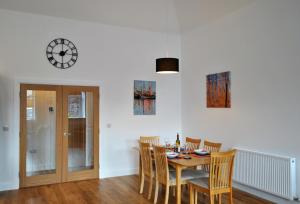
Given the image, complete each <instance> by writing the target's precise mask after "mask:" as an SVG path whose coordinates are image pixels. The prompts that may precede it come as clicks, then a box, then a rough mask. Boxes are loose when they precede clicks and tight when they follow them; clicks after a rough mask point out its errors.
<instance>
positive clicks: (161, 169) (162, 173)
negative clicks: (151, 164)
mask: <svg viewBox="0 0 300 204" xmlns="http://www.w3.org/2000/svg"><path fill="white" fill-rule="evenodd" d="M153 150H154V160H155V168H156V179H157V180H158V181H159V183H162V184H165V185H166V184H167V182H168V181H169V167H168V160H167V155H166V149H165V148H164V147H160V146H154V147H153Z"/></svg>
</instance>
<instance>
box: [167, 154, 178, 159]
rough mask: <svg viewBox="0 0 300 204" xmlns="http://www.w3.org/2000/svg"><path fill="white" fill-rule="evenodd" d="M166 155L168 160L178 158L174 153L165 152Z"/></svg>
mask: <svg viewBox="0 0 300 204" xmlns="http://www.w3.org/2000/svg"><path fill="white" fill-rule="evenodd" d="M166 154H167V157H168V158H169V159H174V158H176V157H178V155H179V154H178V153H176V152H166Z"/></svg>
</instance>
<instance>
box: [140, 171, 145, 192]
mask: <svg viewBox="0 0 300 204" xmlns="http://www.w3.org/2000/svg"><path fill="white" fill-rule="evenodd" d="M144 180H145V177H144V174H143V173H142V175H141V183H140V194H142V193H143V190H144Z"/></svg>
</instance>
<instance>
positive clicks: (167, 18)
mask: <svg viewBox="0 0 300 204" xmlns="http://www.w3.org/2000/svg"><path fill="white" fill-rule="evenodd" d="M168 25H169V0H166V33H165V35H166V43H165V46H166V47H165V50H166V57H169V52H168V28H169V27H168Z"/></svg>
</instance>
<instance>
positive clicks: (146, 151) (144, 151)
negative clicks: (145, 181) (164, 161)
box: [140, 142, 154, 178]
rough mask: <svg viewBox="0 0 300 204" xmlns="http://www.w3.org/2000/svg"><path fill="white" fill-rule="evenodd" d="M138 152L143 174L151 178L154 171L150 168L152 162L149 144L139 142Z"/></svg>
mask: <svg viewBox="0 0 300 204" xmlns="http://www.w3.org/2000/svg"><path fill="white" fill-rule="evenodd" d="M140 154H141V161H142V169H143V173H144V175H146V176H149V177H150V178H152V176H153V173H154V172H153V168H152V164H153V162H152V156H151V146H150V144H149V143H143V142H140Z"/></svg>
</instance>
